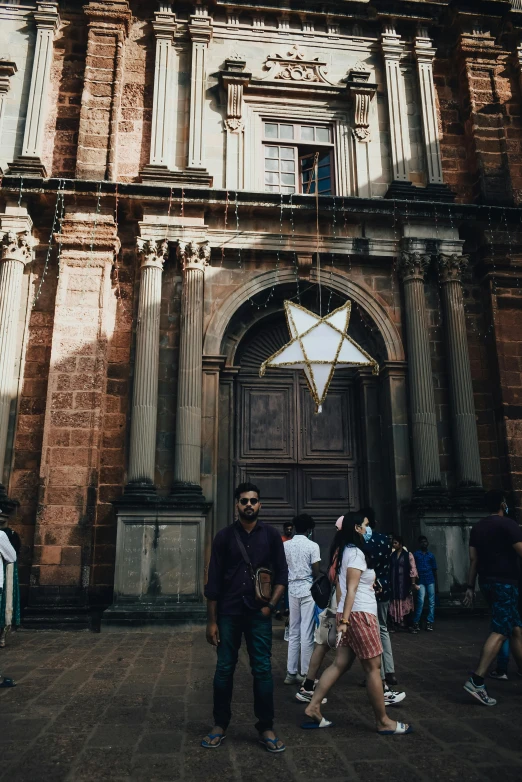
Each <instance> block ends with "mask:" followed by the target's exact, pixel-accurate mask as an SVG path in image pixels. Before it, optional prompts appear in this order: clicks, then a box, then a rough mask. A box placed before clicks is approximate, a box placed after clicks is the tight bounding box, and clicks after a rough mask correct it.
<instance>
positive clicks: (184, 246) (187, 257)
mask: <svg viewBox="0 0 522 782" xmlns="http://www.w3.org/2000/svg"><path fill="white" fill-rule="evenodd" d="M177 254H178V258H179V259H180V261H181V262H182V264H183V268H184V269H187V268H191V267H192V268H198V269H201V270H202V271H203V270H204V269H205V266H208V263H209V261H210V242H203V243H202V244H198V243H197V242H181V241H180V242H179V243H178V250H177Z"/></svg>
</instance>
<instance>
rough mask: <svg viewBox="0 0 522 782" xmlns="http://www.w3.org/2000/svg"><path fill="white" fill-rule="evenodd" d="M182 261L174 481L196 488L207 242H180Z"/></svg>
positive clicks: (198, 470) (207, 254) (199, 468)
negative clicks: (200, 243)
mask: <svg viewBox="0 0 522 782" xmlns="http://www.w3.org/2000/svg"><path fill="white" fill-rule="evenodd" d="M178 257H179V258H180V260H181V261H182V264H183V292H182V299H181V336H180V352H179V374H178V405H177V414H176V452H175V462H174V479H175V484H177V485H178V487H179V486H188V487H194V488H199V482H200V474H201V465H200V462H201V384H202V349H203V292H204V274H205V266H206V265H207V264H208V260H209V258H210V247H209V244H208V242H205V243H204V244H203V245H198V244H196V243H195V242H188V243H184V242H180V243H179V246H178Z"/></svg>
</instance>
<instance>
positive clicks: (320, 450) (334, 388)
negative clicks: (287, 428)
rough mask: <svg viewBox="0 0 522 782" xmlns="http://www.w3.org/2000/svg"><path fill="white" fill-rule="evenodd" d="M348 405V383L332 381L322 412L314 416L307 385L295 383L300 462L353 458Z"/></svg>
mask: <svg viewBox="0 0 522 782" xmlns="http://www.w3.org/2000/svg"><path fill="white" fill-rule="evenodd" d="M352 404H353V388H352V386H351V385H350V384H348V383H344V384H339V383H336V384H335V385H334V384H333V383H332V385H331V386H330V390H329V391H328V396H327V397H326V400H325V402H324V404H323V411H322V413H320V414H318V415H316V413H315V407H314V401H313V399H312V397H311V395H310V392H309V391H308V388H307V387H306V385H302V384H301V383H300V384H299V407H300V416H299V419H298V420H300V422H301V427H300V428H299V434H300V437H299V461H300V462H306V461H313V462H317V461H328V462H331V461H332V460H342V461H345V460H347V459H350V460H351V459H355V456H356V454H355V442H354V437H353V424H352V420H353V419H352V410H353V408H352Z"/></svg>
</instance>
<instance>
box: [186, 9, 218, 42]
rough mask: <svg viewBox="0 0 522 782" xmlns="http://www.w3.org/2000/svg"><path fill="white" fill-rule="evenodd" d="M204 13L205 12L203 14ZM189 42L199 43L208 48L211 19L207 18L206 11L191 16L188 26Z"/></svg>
mask: <svg viewBox="0 0 522 782" xmlns="http://www.w3.org/2000/svg"><path fill="white" fill-rule="evenodd" d="M204 11H205V12H204ZM188 30H189V35H190V40H191V41H192V43H200V44H204V45H205V46H208V45H209V43H210V41H211V40H212V32H213V30H212V19H211V18H210V16H207V14H206V9H202V12H201V13H199V14H193V15H192V16H191V17H190V23H189V26H188Z"/></svg>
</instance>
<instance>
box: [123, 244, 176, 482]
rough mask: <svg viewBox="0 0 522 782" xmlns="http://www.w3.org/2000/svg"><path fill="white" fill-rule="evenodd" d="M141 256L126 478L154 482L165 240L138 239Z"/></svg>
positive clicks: (130, 480) (166, 251) (133, 480)
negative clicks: (127, 472)
mask: <svg viewBox="0 0 522 782" xmlns="http://www.w3.org/2000/svg"><path fill="white" fill-rule="evenodd" d="M138 252H139V254H140V255H141V258H142V264H141V284H140V298H139V305H138V325H137V330H136V364H135V371H134V394H133V399H132V414H131V436H130V454H129V474H128V480H129V484H130V487H129V488H132V485H133V484H134V486H136V485H141V486H143V485H145V486H150V487H152V486H153V485H154V469H155V453H156V428H157V417H158V367H159V337H160V307H161V277H162V273H163V262H164V260H165V259H166V257H167V255H168V242H167V241H156V240H154V239H138Z"/></svg>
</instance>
